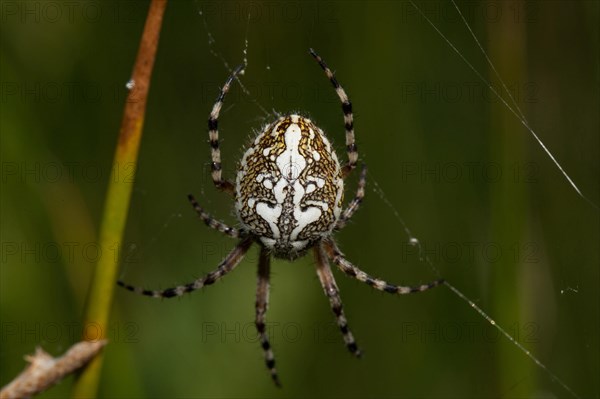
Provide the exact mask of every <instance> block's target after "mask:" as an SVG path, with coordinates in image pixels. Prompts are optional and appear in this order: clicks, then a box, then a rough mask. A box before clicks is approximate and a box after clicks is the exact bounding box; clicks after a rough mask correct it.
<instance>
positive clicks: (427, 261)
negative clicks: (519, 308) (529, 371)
mask: <svg viewBox="0 0 600 399" xmlns="http://www.w3.org/2000/svg"><path fill="white" fill-rule="evenodd" d="M369 176H370V177H369V180H370V181H371V182H372V184H373V186H374V188H373V192H375V193H377V194H378V195H379V197H380V198H381V200H382V201H383V202H384V203H385V204H386V205H387V206H388V207H389V208H390V209H391V211H392V213H393V215H394V217H395V218H396V219H397V220H398V222H399V223H400V224H401V225H402V228H403V230H404V232H405V233H406V235H407V237H408V240H409V243H410V244H411V245H415V246H416V247H417V248H418V249H419V258H420V260H421V262H424V263H425V264H426V265H427V266H428V267H429V268H431V270H432V271H433V272H434V274H435V275H436V276H438V277H440V276H441V274H440V271H439V269H438V268H437V267H436V266H435V265H434V264H433V262H432V261H431V259H430V258H429V256H428V255H427V254H426V253H425V254H424V253H423V250H422V247H421V242H420V241H419V239H418V238H416V237H415V236H413V234H412V232H411V231H410V229H409V228H408V226H407V225H406V223H405V222H404V219H402V217H401V216H400V213H399V212H398V211H397V210H396V208H395V207H394V205H393V204H392V203H391V201H390V200H388V199H387V196H386V195H385V193H384V191H383V189H382V188H381V186H379V184H378V183H377V181H375V179H373V177H372V176H371V174H370V173H369ZM443 284H444V285H445V286H446V287H448V288H449V289H450V291H452V292H453V293H454V294H455V295H456V296H458V297H459V298H460V299H462V300H463V301H465V302H466V303H468V304H469V306H471V307H472V308H473V309H475V311H476V312H477V313H479V315H480V316H482V317H483V318H484V319H485V320H486V321H487V322H488V323H490V325H492V326H493V327H495V328H496V329H497V330H498V331H499V332H500V333H501V334H502V335H503V336H504V337H505V338H506V339H508V341H509V342H512V343H513V345H515V346H516V347H517V348H518V349H519V350H520V351H521V352H523V353H524V354H525V355H526V356H527V357H528V358H530V359H531V360H532V361H533V362H534V363H535V364H536V365H537V366H538V367H539V368H540V369H542V370H543V371H544V372H545V373H546V374H547V375H548V376H549V377H550V379H551V380H552V381H554V382H555V383H557V384H558V385H560V386H561V387H562V388H563V389H564V390H565V391H567V392H569V394H571V395H572V396H573V397H574V398H577V399H580V396H579V395H578V394H577V393H576V392H575V391H573V390H572V389H571V388H570V387H569V386H568V385H567V384H566V383H565V382H564V381H563V380H561V379H560V378H559V377H558V376H557V375H556V374H554V373H553V372H552V371H550V369H549V368H548V367H547V366H546V365H545V364H544V363H542V362H541V361H540V360H539V359H538V358H537V357H536V356H535V355H534V354H532V353H531V351H529V350H528V349H526V348H525V347H524V346H523V345H522V344H521V343H520V342H519V341H517V340H516V339H515V338H514V337H513V336H512V335H510V334H509V333H508V332H507V331H506V330H505V329H504V328H502V327H501V326H500V325H499V324H498V323H496V321H495V320H494V319H493V318H492V317H491V316H489V315H488V314H487V313H486V312H485V311H484V310H483V309H481V308H480V307H479V306H477V304H475V302H474V301H472V300H471V299H469V298H468V297H467V296H466V295H465V294H463V293H462V292H461V291H460V290H459V289H458V288H456V287H454V286H453V285H452V284H450V283H449V282H448V281H447V280H445V281H444V283H443Z"/></svg>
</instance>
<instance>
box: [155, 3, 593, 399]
mask: <svg viewBox="0 0 600 399" xmlns="http://www.w3.org/2000/svg"><path fill="white" fill-rule="evenodd" d="M409 2H410V4H411V5H412V6H413V7H414V8H415V10H417V12H418V13H419V14H420V15H421V16H422V17H423V19H424V20H425V21H426V23H427V24H429V25H430V26H431V28H432V29H434V30H435V32H436V33H437V35H439V37H440V38H441V40H443V41H444V42H445V43H446V44H447V45H448V46H449V47H450V48H451V49H452V50H453V52H454V53H455V54H456V56H457V57H459V58H460V59H461V60H462V61H463V62H464V63H465V65H466V66H467V67H468V68H469V69H470V70H471V71H472V72H473V73H474V74H475V76H476V77H477V78H478V79H480V81H481V82H482V83H483V84H484V86H485V87H487V88H488V89H489V91H490V93H491V94H492V95H493V96H494V97H495V98H497V99H498V100H499V101H500V102H501V104H502V105H503V107H505V108H506V109H507V110H508V111H509V112H510V113H511V114H512V115H513V116H514V117H515V118H516V119H517V120H518V121H519V122H520V123H521V124H522V126H523V127H524V128H525V130H524V132H526V133H527V134H529V135H531V136H532V137H533V138H534V140H535V141H536V143H537V144H538V146H539V149H540V150H541V151H542V152H543V153H544V154H545V155H546V156H547V157H548V159H550V160H551V162H552V163H553V165H554V166H555V167H556V168H557V169H558V170H559V171H560V173H561V175H562V177H563V183H562V184H566V185H568V186H569V187H570V188H571V189H572V190H573V191H574V192H575V193H576V194H577V196H578V197H579V198H581V199H582V200H584V201H585V202H586V203H588V204H589V205H590V206H591V208H592V209H593V210H592V213H594V217H596V216H597V214H596V212H597V211H598V209H599V207H598V205H597V204H596V203H595V202H594V201H593V200H591V199H590V198H589V197H588V195H587V193H586V190H585V189H584V188H581V187H580V186H579V185H578V184H577V182H576V181H575V179H573V177H572V176H571V175H570V174H569V172H568V170H567V168H565V167H564V166H563V165H562V164H561V163H560V161H559V160H558V159H557V157H556V156H555V155H554V154H553V152H552V151H551V149H549V148H548V146H547V145H545V144H544V141H543V134H540V133H539V132H538V131H537V130H536V129H535V128H534V127H532V125H531V123H530V122H529V120H528V119H527V116H526V114H525V113H524V112H523V110H522V109H521V108H520V107H519V104H518V102H517V101H516V99H515V98H514V96H513V95H512V93H511V91H510V90H509V88H508V87H507V85H506V83H505V81H504V80H503V79H502V75H501V73H500V72H499V71H498V69H497V68H496V66H495V64H494V62H493V60H492V59H491V57H490V55H489V54H488V52H486V50H485V48H484V46H483V45H482V44H481V42H480V40H479V38H478V37H477V36H476V34H475V32H474V30H473V29H472V27H471V25H470V24H469V22H468V21H467V19H466V18H465V16H464V14H463V12H462V11H461V8H460V7H459V6H458V5H457V3H456V2H455V1H454V0H451V2H452V6H453V8H454V10H455V11H456V13H457V15H458V17H459V18H460V20H461V21H462V23H463V24H464V27H465V29H466V30H467V32H468V34H469V35H470V37H471V39H472V41H473V43H474V44H475V45H476V46H477V48H478V49H479V50H480V53H481V56H483V57H484V59H485V61H486V63H487V64H488V65H489V67H490V68H491V70H492V71H493V73H494V74H495V77H496V78H497V79H498V81H499V82H500V83H501V87H500V88H499V89H498V88H496V87H494V86H493V85H492V84H491V83H490V82H489V81H488V80H487V79H486V78H485V77H484V76H483V74H482V73H481V72H479V71H478V69H477V68H476V67H475V66H474V65H473V63H472V62H471V61H470V60H469V58H467V56H465V55H464V53H463V52H462V51H461V49H460V48H459V47H458V46H457V45H456V44H455V43H453V41H452V40H450V39H449V37H448V36H447V35H445V34H444V32H443V31H442V30H441V29H440V28H439V27H438V25H437V24H436V23H435V22H434V21H432V19H431V18H429V17H428V16H427V15H426V13H424V12H423V10H422V8H421V7H420V6H419V5H417V4H416V3H415V2H414V1H413V0H409ZM197 9H198V12H199V15H200V17H201V19H202V23H203V25H204V29H205V32H206V36H207V42H208V46H209V52H210V54H211V55H212V56H213V57H214V58H215V59H217V60H218V61H219V62H221V63H222V65H223V67H224V69H225V70H226V71H228V72H229V73H231V71H232V70H233V68H234V67H235V66H236V65H237V64H234V65H233V66H232V64H231V63H230V62H228V61H227V60H226V59H225V57H224V56H223V55H222V54H221V53H220V52H219V51H218V50H217V49H216V48H217V45H216V40H215V38H214V36H213V34H212V33H211V30H210V28H209V26H208V23H207V20H206V18H205V16H204V15H203V12H202V7H201V5H200V4H197ZM249 18H250V16H248V21H249ZM248 29H249V23H247V24H246V34H245V37H244V46H243V49H242V50H241V56H240V58H241V59H242V61H241V63H242V64H243V65H244V71H246V70H247V69H248V53H249V49H250V45H249V40H248ZM266 69H267V70H270V69H271V67H270V66H269V65H267V66H266ZM237 81H238V83H239V87H240V88H241V90H242V92H243V93H244V95H245V96H246V97H247V98H248V99H249V100H250V101H251V102H252V103H253V104H254V105H255V106H256V107H257V108H258V109H259V110H260V112H261V113H262V114H263V117H262V118H260V119H261V121H266V120H268V119H270V118H272V117H273V116H278V115H279V114H278V112H277V111H275V110H271V111H268V110H267V107H265V106H263V105H262V104H261V103H260V102H259V101H258V99H257V98H256V97H255V96H254V95H253V93H252V92H251V90H250V89H249V88H248V87H246V86H245V85H244V83H243V81H242V80H241V78H240V77H238V78H237ZM271 100H273V98H271ZM232 106H233V105H230V106H229V107H232ZM228 109H229V108H226V109H225V110H224V111H223V112H224V113H226V112H227V110H228ZM368 180H369V181H370V182H371V185H372V191H373V192H374V193H375V194H376V195H377V196H378V197H379V198H380V199H381V200H382V201H383V203H384V204H385V205H386V206H387V207H389V210H390V212H391V213H392V214H393V217H394V219H395V221H396V222H397V223H398V224H399V225H400V226H401V228H402V231H403V233H404V235H405V239H406V241H407V242H408V243H409V245H411V246H414V247H415V248H417V250H418V251H419V253H421V256H420V257H419V259H420V261H421V262H422V263H424V264H425V265H426V266H427V267H428V268H429V269H430V270H431V271H432V272H433V273H434V274H435V275H436V276H438V277H443V275H442V273H441V272H440V270H439V269H438V267H437V266H436V263H435V261H433V260H431V259H430V257H429V256H428V255H427V253H426V252H425V251H424V250H423V247H422V244H421V241H420V240H419V238H417V237H416V235H414V234H413V232H412V230H411V229H410V228H409V226H408V224H407V223H406V222H405V220H404V218H403V217H402V216H401V214H400V212H399V211H398V209H397V207H396V206H395V205H394V203H393V202H392V201H391V200H390V199H389V197H388V195H387V194H386V193H385V192H384V190H383V188H382V187H381V185H380V184H379V183H378V182H377V179H376V176H373V173H372V172H369V179H368ZM163 227H166V225H165V226H163ZM444 285H445V287H447V288H448V289H449V290H450V291H451V292H452V293H453V295H455V296H456V297H458V298H459V299H460V300H461V301H463V302H465V303H466V304H467V305H468V306H469V307H471V308H472V309H473V310H474V311H475V312H476V313H477V314H478V315H479V316H480V317H481V318H483V319H484V320H485V321H486V322H487V323H489V325H490V326H493V328H495V329H496V330H497V331H498V332H499V333H500V334H501V335H502V336H503V337H504V338H505V339H506V340H507V341H508V342H510V343H511V344H512V345H514V346H515V347H516V348H517V349H518V350H519V351H520V352H521V353H522V354H523V356H526V357H528V358H529V359H530V360H531V361H532V362H533V363H534V364H535V365H536V366H537V367H539V368H540V369H541V370H542V371H543V373H545V374H546V375H547V376H548V377H549V378H550V379H551V380H552V381H554V382H555V383H556V384H557V385H559V386H560V387H561V388H562V389H564V391H565V392H566V393H568V394H569V395H570V396H572V397H575V398H579V397H580V395H579V394H578V393H577V392H576V391H575V390H574V389H573V388H572V387H571V385H570V384H569V383H567V382H566V381H564V380H563V379H562V378H561V376H560V375H557V373H555V372H554V371H553V370H552V369H551V368H550V367H549V366H547V364H546V363H544V362H543V361H541V360H540V359H539V358H538V357H537V356H536V354H535V353H533V352H532V351H530V350H529V349H527V348H526V347H525V346H524V345H523V344H522V343H521V342H519V340H518V339H517V338H515V337H514V336H513V335H511V333H510V332H509V330H508V329H507V328H505V327H504V326H502V325H499V324H498V323H497V322H496V321H495V319H494V317H493V315H491V314H489V313H488V312H487V311H486V310H485V309H483V308H482V307H481V306H479V305H478V304H477V303H476V302H475V301H474V300H472V299H471V298H470V297H469V296H468V295H466V294H465V293H463V291H462V290H461V289H459V288H457V287H456V286H455V285H454V284H453V283H452V281H446V282H445V283H444ZM578 290H579V289H578V287H571V286H567V287H566V288H563V289H561V290H560V291H561V293H563V294H564V293H575V294H576V293H578Z"/></svg>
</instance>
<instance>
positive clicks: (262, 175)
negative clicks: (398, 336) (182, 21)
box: [118, 49, 442, 386]
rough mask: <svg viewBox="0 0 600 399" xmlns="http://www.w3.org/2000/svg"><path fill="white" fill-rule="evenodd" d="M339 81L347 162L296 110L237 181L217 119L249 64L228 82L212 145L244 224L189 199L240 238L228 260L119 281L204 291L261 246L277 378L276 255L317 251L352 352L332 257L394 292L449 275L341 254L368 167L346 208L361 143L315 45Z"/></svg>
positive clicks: (172, 293) (261, 323)
mask: <svg viewBox="0 0 600 399" xmlns="http://www.w3.org/2000/svg"><path fill="white" fill-rule="evenodd" d="M310 53H311V55H312V56H313V57H314V58H315V60H316V61H317V62H318V63H319V65H320V66H321V68H323V70H324V71H325V74H326V75H327V77H328V78H329V80H330V82H331V84H332V85H333V87H334V89H335V91H336V93H337V95H338V97H339V99H340V101H341V102H342V111H343V113H344V126H345V129H346V152H347V155H348V162H347V163H346V165H344V167H340V164H339V161H338V159H337V156H336V155H335V152H334V150H333V147H332V146H331V144H330V143H329V141H328V140H327V138H326V137H325V134H324V133H323V131H322V130H321V129H319V128H318V127H317V126H316V125H315V124H314V123H313V122H312V121H311V120H309V119H307V118H304V117H302V116H299V115H295V114H291V115H287V116H284V117H281V118H279V119H278V120H276V121H275V122H273V123H272V124H270V125H268V126H267V127H266V128H265V129H264V130H263V131H262V132H261V133H260V134H259V135H258V136H257V137H256V139H255V140H254V142H253V144H252V145H251V146H250V147H249V148H248V149H247V150H246V152H245V154H244V156H243V157H242V160H241V162H240V166H239V171H238V174H237V177H236V181H235V184H234V183H232V182H230V181H228V180H225V179H223V177H222V168H221V151H220V149H219V131H218V119H219V113H220V111H221V107H222V106H223V101H224V99H225V95H226V94H227V92H228V91H229V89H230V86H231V83H232V82H233V80H234V79H235V78H236V77H237V76H238V74H239V73H240V71H241V70H242V67H241V66H240V67H238V68H237V69H236V70H235V71H233V73H232V74H231V76H229V79H227V81H226V82H225V84H224V85H223V88H222V89H221V93H220V94H219V97H218V98H217V101H216V102H215V104H214V105H213V108H212V111H211V113H210V116H209V118H208V136H209V139H210V140H209V142H210V147H211V158H212V163H211V171H212V179H213V182H214V184H215V186H216V187H217V188H218V189H220V190H222V191H224V192H226V193H229V194H231V195H232V196H233V198H234V200H235V208H236V212H237V215H238V218H239V220H240V224H241V227H240V228H239V229H238V228H234V227H230V226H228V225H226V224H225V223H223V222H221V221H219V220H216V219H214V218H213V217H212V216H210V215H209V214H208V213H207V212H206V211H204V209H203V208H202V207H200V205H199V204H198V202H196V200H195V199H194V197H193V196H191V195H190V196H189V200H190V202H191V204H192V206H193V207H194V209H195V210H196V212H197V213H198V216H199V217H200V218H201V219H202V220H203V221H204V222H205V223H206V224H207V225H208V226H209V227H211V228H213V229H215V230H218V231H220V232H222V233H224V234H226V235H228V236H230V237H233V238H238V239H239V242H238V244H237V245H236V246H235V247H234V248H233V250H232V251H231V252H230V253H229V254H228V255H227V256H226V257H225V259H223V261H222V262H221V263H220V264H219V266H218V267H217V269H215V270H213V271H212V272H210V273H208V274H207V275H206V276H204V277H201V278H198V279H197V280H195V281H192V282H191V283H188V284H183V285H179V286H177V287H173V288H167V289H165V290H148V289H143V288H139V287H135V286H133V285H129V284H125V283H124V282H122V281H119V282H118V284H119V285H120V286H122V287H125V288H126V289H128V290H130V291H133V292H136V293H138V294H142V295H147V296H152V297H155V298H172V297H177V296H181V295H183V294H185V293H188V292H192V291H195V290H198V289H200V288H202V287H204V286H207V285H210V284H213V283H214V282H215V281H217V280H218V279H220V278H221V277H223V276H224V275H226V274H227V273H229V272H230V271H232V270H233V269H234V268H235V267H236V266H237V265H238V264H239V263H240V261H241V260H242V259H243V257H244V255H245V254H246V253H247V252H248V249H249V248H250V246H251V245H252V243H254V242H256V243H258V244H259V246H260V257H259V261H258V285H257V289H256V303H255V304H256V318H255V323H256V329H257V330H258V335H259V338H260V342H261V346H262V348H263V351H264V354H265V362H266V364H267V368H268V369H269V372H270V374H271V377H272V379H273V381H274V382H275V384H277V385H278V386H279V385H280V384H279V377H278V374H277V370H276V369H275V358H274V356H273V351H272V350H271V344H270V343H269V337H268V335H267V331H266V326H265V314H266V311H267V303H268V297H269V274H270V268H271V255H274V256H276V257H280V258H286V259H295V258H297V257H298V256H301V255H302V254H304V253H305V252H306V251H307V250H309V249H311V248H312V249H313V251H314V256H315V263H316V267H317V275H318V276H319V280H320V282H321V285H322V287H323V290H324V292H325V295H326V296H327V297H328V298H329V303H330V305H331V309H332V311H333V313H334V315H335V317H336V320H337V324H338V326H339V328H340V331H341V333H342V336H343V338H344V342H345V343H346V346H347V348H348V350H349V351H350V352H351V353H352V354H354V355H356V356H360V353H361V352H360V350H359V349H358V346H357V345H356V342H355V341H354V336H353V335H352V333H351V332H350V328H349V327H348V323H347V321H346V316H345V315H344V311H343V308H342V300H341V299H340V295H339V290H338V287H337V284H336V282H335V279H334V277H333V273H332V272H331V268H330V267H329V260H331V261H333V263H335V264H336V265H337V266H338V268H339V269H340V270H341V271H342V272H344V273H345V274H346V275H348V276H350V277H353V278H355V279H357V280H359V281H362V282H363V283H365V284H367V285H369V286H371V287H373V288H375V289H377V290H380V291H384V292H388V293H391V294H410V293H413V292H421V291H425V290H428V289H430V288H433V287H435V286H437V285H439V284H440V283H441V282H442V280H437V281H433V282H431V283H428V284H423V285H418V286H414V287H409V286H400V285H394V284H390V283H387V282H385V281H383V280H380V279H378V278H375V277H372V276H369V275H368V274H367V273H365V272H363V271H362V270H360V269H359V268H357V267H356V266H354V265H353V264H352V263H350V262H349V261H348V260H347V259H346V258H345V257H344V255H343V254H342V252H341V251H340V250H339V248H338V247H337V245H336V243H335V241H334V240H333V237H332V233H333V232H334V231H336V230H339V229H341V228H343V227H344V226H345V225H346V223H347V222H348V220H349V219H350V218H351V217H352V215H353V214H354V212H356V210H357V209H358V207H359V205H360V204H361V202H362V199H363V197H364V194H365V190H364V189H365V182H366V167H365V166H364V165H363V168H362V171H361V174H360V178H359V181H358V189H357V191H356V195H355V196H354V198H353V199H352V200H351V201H350V202H349V203H348V205H347V206H346V208H345V209H342V199H343V191H344V179H345V178H346V177H347V176H348V174H349V173H350V172H351V171H352V170H353V169H354V168H355V167H356V162H357V160H358V152H357V150H356V144H355V142H354V123H353V117H352V105H351V103H350V100H349V99H348V96H347V95H346V92H345V91H344V89H342V87H341V86H340V85H339V83H338V82H337V80H336V78H335V76H334V75H333V72H331V70H330V69H329V68H328V67H327V65H326V64H325V62H324V61H323V60H322V59H321V57H319V56H318V55H317V54H316V53H315V52H314V51H313V50H312V49H311V50H310Z"/></svg>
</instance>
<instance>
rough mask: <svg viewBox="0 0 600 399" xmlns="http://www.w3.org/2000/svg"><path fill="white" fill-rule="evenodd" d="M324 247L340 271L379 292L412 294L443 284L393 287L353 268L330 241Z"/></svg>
mask: <svg viewBox="0 0 600 399" xmlns="http://www.w3.org/2000/svg"><path fill="white" fill-rule="evenodd" d="M324 247H325V249H326V250H327V254H328V255H329V257H330V258H331V259H332V260H333V263H335V264H336V265H337V266H338V267H339V269H340V270H341V271H343V272H344V273H346V274H347V275H348V276H350V277H353V278H355V279H357V280H358V281H362V282H363V283H365V284H367V285H369V286H371V287H373V288H375V289H377V290H379V291H384V292H388V293H390V294H399V295H404V294H412V293H415V292H423V291H427V290H428V289H431V288H434V287H437V286H438V285H440V284H442V283H443V282H444V280H443V279H440V280H435V281H432V282H431V283H428V284H422V285H417V286H403V285H394V284H390V283H388V282H386V281H383V280H380V279H378V278H374V277H372V276H369V275H368V274H367V273H365V272H363V271H362V270H360V269H359V268H358V267H356V266H354V265H353V264H352V263H350V262H349V261H348V260H347V259H346V258H345V257H344V255H343V254H342V253H341V251H340V250H339V248H338V247H337V245H336V244H335V243H334V242H333V241H332V240H327V241H325V242H324Z"/></svg>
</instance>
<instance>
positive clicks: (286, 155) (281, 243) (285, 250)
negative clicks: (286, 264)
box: [235, 114, 344, 259]
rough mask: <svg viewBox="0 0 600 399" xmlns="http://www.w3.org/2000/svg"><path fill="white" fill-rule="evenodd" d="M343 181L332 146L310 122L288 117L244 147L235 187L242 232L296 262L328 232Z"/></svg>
mask: <svg viewBox="0 0 600 399" xmlns="http://www.w3.org/2000/svg"><path fill="white" fill-rule="evenodd" d="M343 195H344V180H343V179H342V171H341V168H340V163H339V162H338V159H337V156H336V155H335V152H334V151H333V148H332V146H331V144H329V141H328V140H327V138H326V137H325V135H324V134H323V131H321V129H319V128H318V127H317V126H316V125H315V124H314V123H313V122H312V121H311V120H310V119H307V118H304V117H302V116H299V115H293V114H292V115H287V116H284V117H281V118H279V119H278V120H277V121H275V122H274V123H272V124H270V125H269V126H267V127H266V128H265V130H264V131H263V132H262V133H260V134H259V135H258V136H257V137H256V140H254V143H253V145H252V146H251V147H250V148H248V150H247V151H246V153H245V154H244V156H243V157H242V161H241V163H240V168H239V171H238V174H237V178H236V184H235V198H236V204H235V208H236V211H237V215H238V218H239V219H240V222H241V223H242V226H243V228H244V230H246V231H248V232H249V233H250V234H253V235H254V236H256V237H258V238H259V240H260V241H261V243H262V244H263V245H264V246H265V247H266V248H268V249H270V250H271V251H272V252H273V254H274V255H275V256H277V257H282V258H288V259H294V258H296V257H298V256H300V255H302V254H303V253H304V252H305V251H306V250H307V249H308V248H309V247H310V246H312V245H313V244H314V243H316V242H318V241H319V240H321V239H323V238H324V237H327V236H329V235H330V234H331V231H332V230H333V228H334V227H335V223H336V222H337V220H338V219H339V216H340V211H341V207H342V197H343Z"/></svg>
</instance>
